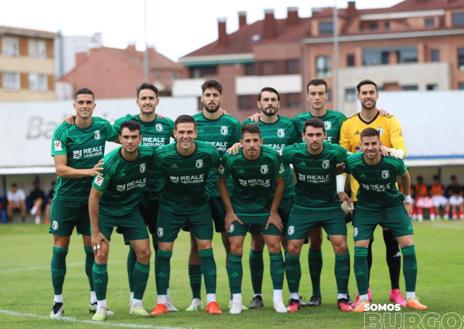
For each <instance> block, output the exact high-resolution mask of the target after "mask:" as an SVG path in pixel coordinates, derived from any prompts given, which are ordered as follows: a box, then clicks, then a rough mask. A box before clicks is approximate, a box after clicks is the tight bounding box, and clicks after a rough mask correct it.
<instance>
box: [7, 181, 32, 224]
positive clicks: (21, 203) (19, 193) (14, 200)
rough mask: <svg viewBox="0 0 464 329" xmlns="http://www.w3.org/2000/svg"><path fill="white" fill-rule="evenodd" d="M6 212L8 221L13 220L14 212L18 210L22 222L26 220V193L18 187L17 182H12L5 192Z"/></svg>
mask: <svg viewBox="0 0 464 329" xmlns="http://www.w3.org/2000/svg"><path fill="white" fill-rule="evenodd" d="M6 197H7V200H8V206H7V208H6V209H7V213H8V221H9V222H12V221H13V216H14V212H15V211H16V210H19V212H20V214H21V219H22V220H23V222H25V221H26V213H27V210H26V194H25V193H24V191H23V190H22V189H19V188H18V184H16V183H12V184H11V186H10V190H9V191H8V192H7V196H6Z"/></svg>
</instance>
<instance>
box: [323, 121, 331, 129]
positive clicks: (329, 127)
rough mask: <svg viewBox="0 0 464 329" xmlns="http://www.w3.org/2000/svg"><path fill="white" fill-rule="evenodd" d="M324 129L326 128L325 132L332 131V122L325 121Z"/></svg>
mask: <svg viewBox="0 0 464 329" xmlns="http://www.w3.org/2000/svg"><path fill="white" fill-rule="evenodd" d="M324 128H325V130H330V129H332V122H330V121H324Z"/></svg>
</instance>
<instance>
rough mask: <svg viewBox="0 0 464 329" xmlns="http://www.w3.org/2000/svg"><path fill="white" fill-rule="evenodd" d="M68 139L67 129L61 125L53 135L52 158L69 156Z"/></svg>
mask: <svg viewBox="0 0 464 329" xmlns="http://www.w3.org/2000/svg"><path fill="white" fill-rule="evenodd" d="M66 139H67V132H66V130H65V127H64V126H62V125H61V126H59V127H58V128H56V130H55V132H54V133H53V137H52V151H51V154H52V156H55V155H66V154H67V148H66Z"/></svg>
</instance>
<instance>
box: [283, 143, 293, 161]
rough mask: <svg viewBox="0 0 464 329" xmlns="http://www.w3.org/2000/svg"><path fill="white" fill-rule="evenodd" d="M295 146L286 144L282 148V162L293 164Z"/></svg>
mask: <svg viewBox="0 0 464 329" xmlns="http://www.w3.org/2000/svg"><path fill="white" fill-rule="evenodd" d="M292 150H293V147H292V146H286V147H284V149H283V150H282V157H281V161H282V163H285V164H291V163H292V158H293V151H292Z"/></svg>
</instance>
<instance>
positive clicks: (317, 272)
mask: <svg viewBox="0 0 464 329" xmlns="http://www.w3.org/2000/svg"><path fill="white" fill-rule="evenodd" d="M308 265H309V275H310V276H311V283H312V286H313V296H314V295H316V296H320V295H321V271H322V252H321V251H320V250H314V249H311V248H310V249H309V252H308Z"/></svg>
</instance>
